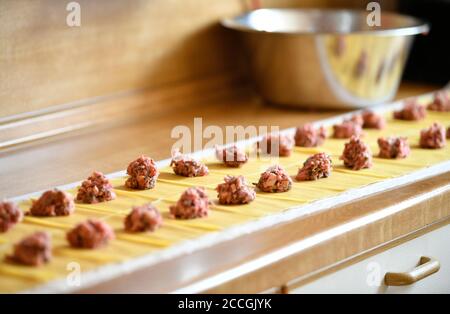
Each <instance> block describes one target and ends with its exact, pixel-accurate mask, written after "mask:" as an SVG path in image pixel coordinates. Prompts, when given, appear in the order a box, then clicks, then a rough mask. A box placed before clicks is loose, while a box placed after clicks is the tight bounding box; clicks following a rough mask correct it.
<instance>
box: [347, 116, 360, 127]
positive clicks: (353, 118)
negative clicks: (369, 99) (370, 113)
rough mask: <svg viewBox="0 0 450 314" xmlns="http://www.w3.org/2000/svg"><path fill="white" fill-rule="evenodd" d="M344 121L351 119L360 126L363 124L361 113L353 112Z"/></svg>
mask: <svg viewBox="0 0 450 314" xmlns="http://www.w3.org/2000/svg"><path fill="white" fill-rule="evenodd" d="M345 121H351V122H353V123H356V124H358V125H360V126H361V127H362V126H363V124H364V119H363V116H362V114H354V115H353V116H352V117H351V118H350V119H348V120H345Z"/></svg>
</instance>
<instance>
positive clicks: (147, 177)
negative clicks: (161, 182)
mask: <svg viewBox="0 0 450 314" xmlns="http://www.w3.org/2000/svg"><path fill="white" fill-rule="evenodd" d="M127 174H128V175H129V176H130V177H129V178H128V179H127V181H126V182H125V186H126V187H127V188H130V189H136V190H147V189H152V188H154V187H155V184H156V179H158V176H159V171H158V168H156V164H155V162H154V161H153V159H151V158H149V157H146V156H141V157H139V158H138V159H136V160H134V161H132V162H131V163H130V164H129V165H128V168H127Z"/></svg>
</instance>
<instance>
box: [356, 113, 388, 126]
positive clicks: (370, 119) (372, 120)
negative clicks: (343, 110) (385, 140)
mask: <svg viewBox="0 0 450 314" xmlns="http://www.w3.org/2000/svg"><path fill="white" fill-rule="evenodd" d="M361 116H362V119H363V124H362V127H363V128H367V129H379V130H381V129H383V128H384V127H385V126H386V119H385V118H384V117H383V116H382V115H379V114H377V113H375V112H373V111H370V110H366V111H364V112H363V113H362V114H361Z"/></svg>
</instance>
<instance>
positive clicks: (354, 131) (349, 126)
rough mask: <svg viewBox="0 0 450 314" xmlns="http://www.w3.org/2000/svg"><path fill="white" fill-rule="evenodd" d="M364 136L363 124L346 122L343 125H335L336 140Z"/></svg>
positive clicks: (334, 134)
mask: <svg viewBox="0 0 450 314" xmlns="http://www.w3.org/2000/svg"><path fill="white" fill-rule="evenodd" d="M360 135H362V127H361V124H358V123H355V122H353V121H350V120H346V121H344V122H342V123H341V124H335V125H333V137H334V138H350V137H352V136H360Z"/></svg>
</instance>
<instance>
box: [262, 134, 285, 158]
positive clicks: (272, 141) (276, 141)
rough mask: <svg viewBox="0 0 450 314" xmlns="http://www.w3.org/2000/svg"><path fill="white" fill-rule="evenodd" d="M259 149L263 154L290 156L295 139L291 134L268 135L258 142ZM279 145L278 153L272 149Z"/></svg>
mask: <svg viewBox="0 0 450 314" xmlns="http://www.w3.org/2000/svg"><path fill="white" fill-rule="evenodd" d="M257 145H258V150H259V152H260V153H261V154H263V155H271V156H281V157H289V156H290V155H291V153H292V149H293V148H294V139H293V138H292V136H290V135H267V136H265V137H264V138H263V139H262V140H261V141H259V142H258V144H257ZM272 145H273V146H274V148H275V150H276V149H277V147H278V154H277V152H276V151H272V148H273V147H272Z"/></svg>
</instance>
